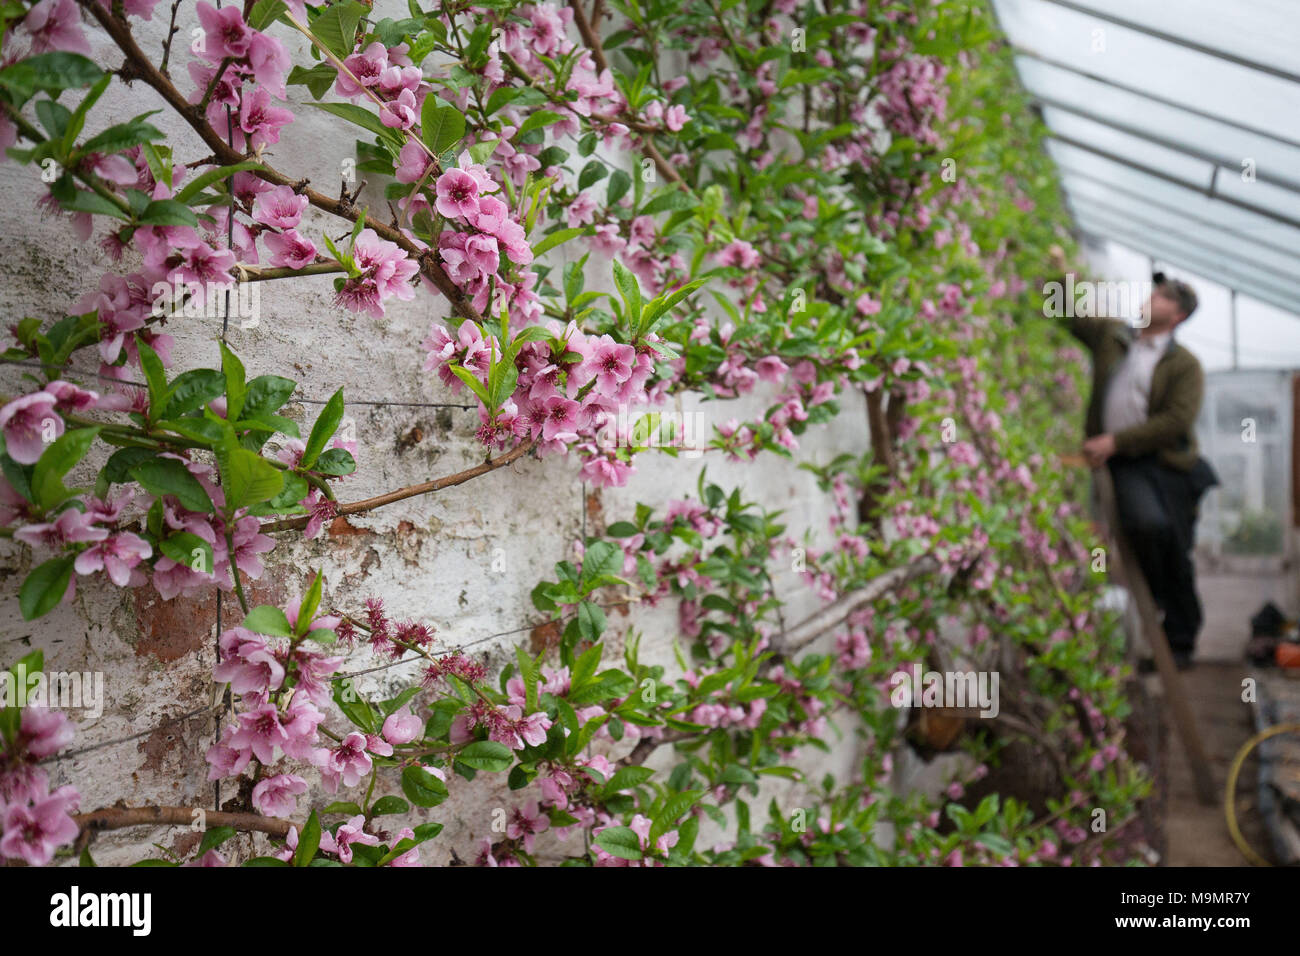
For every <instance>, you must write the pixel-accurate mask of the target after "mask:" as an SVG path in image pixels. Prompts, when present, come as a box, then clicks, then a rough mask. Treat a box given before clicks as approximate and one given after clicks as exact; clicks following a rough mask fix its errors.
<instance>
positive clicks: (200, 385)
mask: <svg viewBox="0 0 1300 956" xmlns="http://www.w3.org/2000/svg"><path fill="white" fill-rule="evenodd" d="M225 388H226V380H225V377H224V376H223V375H222V374H221V373H220V372H218V371H217V370H216V369H214V368H193V369H190V370H189V371H188V372H182V373H181V374H180V375H177V376H176V379H175V380H174V381H173V382H172V384H171V390H170V396H169V397H168V399H167V403H166V415H167V417H168V418H179V417H181V416H182V415H188V414H189V413H190V412H193V411H196V410H197V409H200V408H202V407H203V406H204V405H206V404H207V403H208V402H210V401H212V400H213V399H214V398H217V397H218V396H219V395H221V393H222V392H223V391H225ZM162 414H163V413H162V412H160V413H159V417H160V418H161V417H162Z"/></svg>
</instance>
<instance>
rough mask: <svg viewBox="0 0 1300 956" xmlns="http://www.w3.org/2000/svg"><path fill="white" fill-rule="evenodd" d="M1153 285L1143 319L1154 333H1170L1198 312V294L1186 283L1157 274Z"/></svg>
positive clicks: (1154, 276)
mask: <svg viewBox="0 0 1300 956" xmlns="http://www.w3.org/2000/svg"><path fill="white" fill-rule="evenodd" d="M1151 283H1152V286H1153V288H1152V290H1151V298H1149V299H1147V302H1146V305H1144V306H1143V307H1142V318H1143V319H1144V320H1146V323H1147V324H1146V327H1147V328H1148V329H1150V330H1151V331H1152V332H1168V331H1169V330H1170V329H1172V328H1174V326H1176V325H1178V323H1180V322H1182V321H1183V320H1184V319H1186V318H1187V317H1188V316H1189V315H1191V314H1192V313H1193V312H1195V311H1196V293H1195V292H1194V291H1192V287H1191V286H1189V285H1188V284H1187V283H1186V282H1183V281H1182V280H1181V279H1171V278H1170V277H1169V276H1167V275H1165V274H1164V273H1163V272H1157V273H1155V274H1154V275H1152V276H1151Z"/></svg>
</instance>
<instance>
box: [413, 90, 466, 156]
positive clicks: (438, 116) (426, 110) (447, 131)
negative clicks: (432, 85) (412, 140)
mask: <svg viewBox="0 0 1300 956" xmlns="http://www.w3.org/2000/svg"><path fill="white" fill-rule="evenodd" d="M464 136H465V117H464V115H463V114H462V113H461V111H460V110H458V109H456V107H454V106H448V105H447V104H446V103H444V102H443V101H442V100H439V99H438V98H437V97H436V96H426V97H425V98H424V106H423V107H422V108H421V110H420V138H421V139H423V140H424V145H426V146H428V147H429V149H431V150H432V151H433V154H434V155H435V156H441V155H442V154H443V153H445V152H447V150H449V149H451V148H452V147H454V146H455V145H456V144H457V143H459V142H460V141H461V139H463V138H464Z"/></svg>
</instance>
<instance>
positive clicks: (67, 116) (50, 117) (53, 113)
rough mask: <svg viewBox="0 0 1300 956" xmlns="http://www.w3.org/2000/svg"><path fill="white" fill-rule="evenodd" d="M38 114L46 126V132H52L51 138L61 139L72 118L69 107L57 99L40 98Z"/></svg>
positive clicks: (37, 106)
mask: <svg viewBox="0 0 1300 956" xmlns="http://www.w3.org/2000/svg"><path fill="white" fill-rule="evenodd" d="M36 116H37V118H38V119H39V120H40V121H41V125H42V126H44V127H45V132H47V133H49V134H50V139H61V138H62V137H63V134H64V131H65V130H66V129H67V128H68V123H69V122H71V120H72V113H71V112H70V111H69V110H68V108H67V107H66V106H64V105H63V104H62V103H59V102H57V101H55V100H38V101H37V103H36Z"/></svg>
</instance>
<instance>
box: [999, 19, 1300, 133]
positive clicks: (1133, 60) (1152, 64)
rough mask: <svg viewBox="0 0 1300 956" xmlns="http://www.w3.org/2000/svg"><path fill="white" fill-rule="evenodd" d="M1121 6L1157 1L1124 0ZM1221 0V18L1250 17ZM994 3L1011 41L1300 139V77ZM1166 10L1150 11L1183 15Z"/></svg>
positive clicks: (1102, 25)
mask: <svg viewBox="0 0 1300 956" xmlns="http://www.w3.org/2000/svg"><path fill="white" fill-rule="evenodd" d="M1207 2H1208V0H1207ZM1125 6H1126V8H1127V7H1152V6H1155V5H1153V4H1150V3H1132V2H1129V3H1126V4H1125ZM1221 6H1222V7H1223V13H1222V16H1224V17H1229V16H1231V17H1233V18H1236V19H1241V20H1247V19H1249V17H1242V16H1240V15H1239V14H1238V12H1237V5H1236V4H1235V3H1232V4H1230V3H1223V4H1221ZM994 7H995V9H996V10H997V14H998V19H999V20H1000V22H1001V24H1002V27H1003V30H1004V31H1005V32H1006V34H1007V36H1008V38H1009V39H1010V40H1011V42H1012V43H1014V44H1015V45H1017V46H1020V47H1023V48H1025V49H1028V50H1029V51H1030V52H1033V53H1036V54H1038V55H1040V56H1043V57H1045V58H1047V59H1049V60H1054V61H1056V62H1058V63H1064V64H1066V65H1068V66H1071V67H1074V68H1077V69H1080V70H1084V71H1085V72H1088V73H1091V74H1093V75H1094V76H1099V77H1101V78H1103V79H1109V80H1114V81H1115V82H1118V83H1121V84H1123V85H1125V86H1129V87H1134V88H1137V89H1142V90H1150V91H1151V92H1152V93H1153V94H1155V95H1156V96H1159V97H1161V98H1163V99H1167V100H1170V101H1172V102H1175V103H1182V104H1185V105H1187V106H1189V107H1193V108H1197V109H1200V110H1202V111H1204V112H1207V113H1210V114H1211V115H1214V116H1223V117H1227V118H1230V119H1235V120H1237V121H1238V122H1241V123H1244V124H1246V125H1247V126H1251V127H1253V128H1255V129H1260V130H1277V131H1278V134H1279V135H1281V136H1283V137H1285V138H1287V139H1289V140H1292V141H1300V83H1290V82H1288V81H1286V80H1283V79H1279V78H1278V77H1275V76H1269V75H1268V74H1267V73H1261V72H1259V71H1258V70H1252V69H1251V68H1249V67H1246V66H1240V65H1237V64H1235V63H1228V62H1226V61H1224V60H1221V59H1219V58H1217V57H1214V56H1211V55H1209V54H1206V53H1198V52H1196V51H1195V50H1189V49H1187V48H1186V47H1180V46H1178V45H1177V44H1174V43H1167V42H1165V41H1163V40H1158V39H1156V38H1154V37H1150V36H1147V35H1146V34H1144V33H1140V32H1138V31H1136V30H1130V29H1126V28H1124V27H1120V26H1116V25H1115V24H1113V23H1108V22H1106V21H1105V20H1099V19H1097V18H1096V17H1092V16H1088V15H1087V14H1082V13H1077V12H1075V11H1073V10H1068V9H1066V8H1064V7H1059V6H1056V5H1055V4H1051V3H1047V2H1045V0H995V2H994ZM1282 9H1283V10H1284V11H1286V10H1289V12H1284V13H1279V14H1278V15H1277V16H1275V17H1272V18H1270V21H1261V23H1268V22H1275V23H1279V24H1283V25H1286V24H1295V22H1296V19H1297V14H1296V11H1295V5H1294V4H1287V5H1285V6H1284V7H1283V8H1282ZM1169 11H1170V6H1169V5H1166V4H1160V5H1158V6H1155V9H1154V10H1153V11H1151V13H1152V15H1156V14H1159V15H1162V16H1164V17H1165V18H1166V19H1167V20H1169V21H1171V22H1173V21H1175V20H1180V19H1182V18H1181V17H1170V16H1169ZM1284 35H1285V34H1284ZM1288 47H1289V48H1290V49H1289V51H1288V54H1287V55H1289V56H1290V58H1291V60H1292V62H1293V63H1294V60H1295V58H1296V55H1295V44H1294V43H1292V42H1291V41H1289V40H1288V41H1287V42H1286V43H1284V45H1283V47H1282V49H1284V50H1286V49H1287V48H1288ZM1293 68H1294V67H1293Z"/></svg>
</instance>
